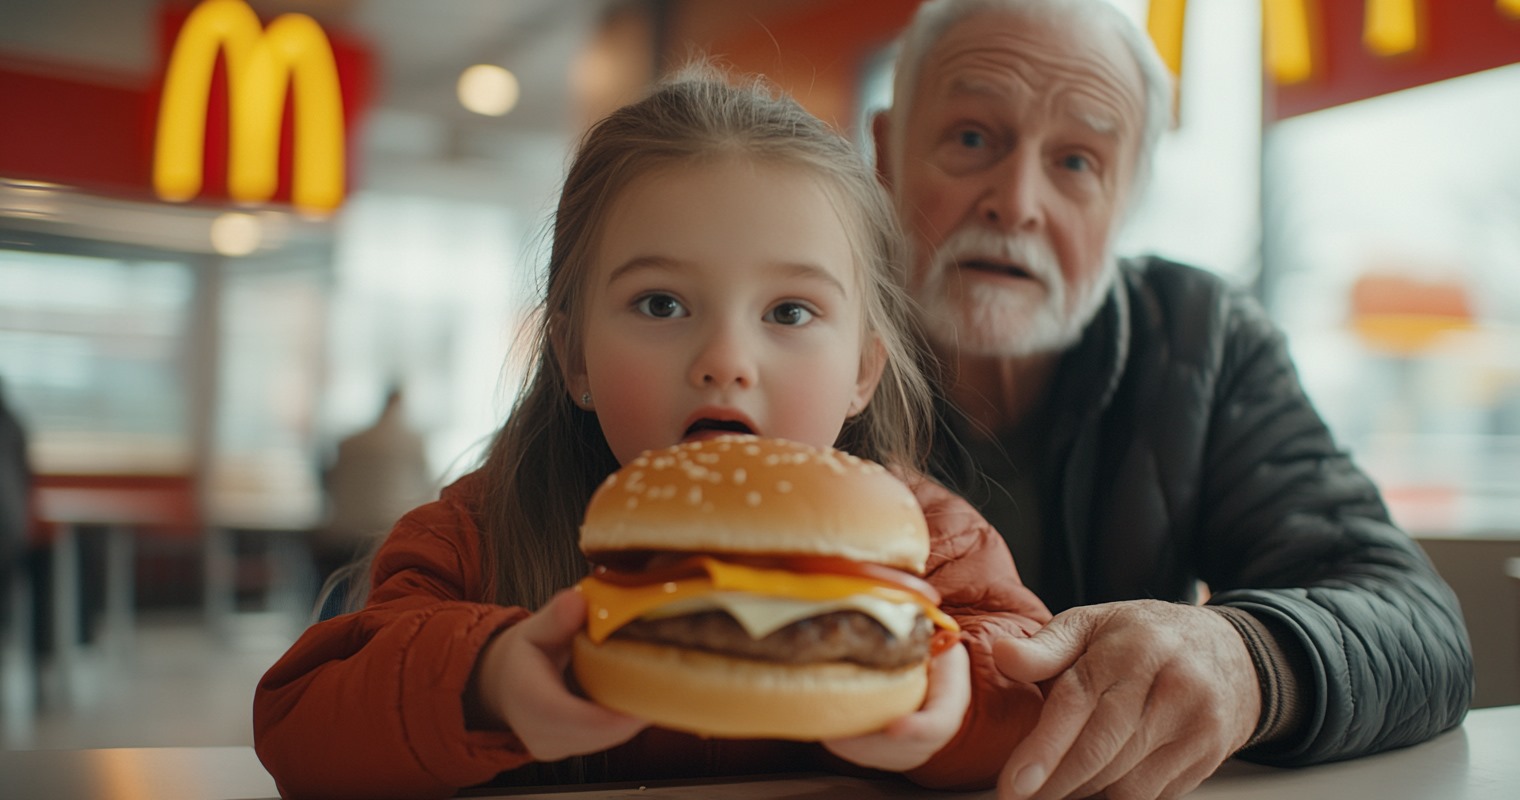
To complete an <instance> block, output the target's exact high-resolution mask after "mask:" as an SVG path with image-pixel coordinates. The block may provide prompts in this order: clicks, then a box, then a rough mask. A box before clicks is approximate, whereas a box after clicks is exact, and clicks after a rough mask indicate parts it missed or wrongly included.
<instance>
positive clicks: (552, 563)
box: [478, 66, 932, 609]
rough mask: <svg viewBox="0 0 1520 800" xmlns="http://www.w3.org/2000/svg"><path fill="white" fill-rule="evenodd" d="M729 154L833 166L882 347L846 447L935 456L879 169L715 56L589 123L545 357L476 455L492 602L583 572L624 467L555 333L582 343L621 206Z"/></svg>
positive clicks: (564, 231) (555, 265)
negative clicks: (739, 78) (596, 505)
mask: <svg viewBox="0 0 1520 800" xmlns="http://www.w3.org/2000/svg"><path fill="white" fill-rule="evenodd" d="M732 157H739V158H745V159H749V160H751V161H753V162H755V163H758V164H766V163H772V164H777V165H786V166H788V167H792V168H798V167H800V168H804V169H808V170H811V171H813V172H814V173H816V174H817V175H818V176H819V177H820V178H822V182H823V184H824V185H825V186H826V187H827V191H828V192H829V195H830V198H831V200H832V201H833V202H834V204H835V205H836V207H837V208H838V210H839V212H840V217H841V218H842V219H845V220H847V221H848V223H847V224H848V228H849V230H848V231H847V234H848V237H849V241H850V245H851V249H852V250H853V254H854V257H855V262H856V266H857V269H858V270H859V275H860V278H861V279H860V280H859V281H857V285H859V286H860V287H861V293H862V302H863V303H864V307H865V314H864V319H865V326H866V329H867V334H868V337H875V338H876V339H877V340H879V341H880V342H881V343H882V346H883V347H884V349H885V353H886V359H885V360H886V367H885V369H884V371H883V375H882V379H881V382H880V384H879V385H878V387H877V389H876V393H875V395H874V397H873V399H872V401H871V402H870V404H868V405H867V406H866V409H865V410H864V411H863V412H862V413H860V414H858V415H857V416H855V417H853V418H851V419H850V420H849V421H848V422H847V423H846V425H845V427H844V430H843V431H842V432H841V433H840V437H839V441H838V442H837V443H836V446H838V447H839V448H841V449H843V450H846V451H848V452H851V453H854V454H855V455H858V456H861V457H864V458H870V459H874V460H877V461H881V462H884V463H894V464H901V465H904V466H908V467H912V468H920V467H922V465H923V464H924V461H925V454H926V452H927V445H928V435H929V429H930V415H931V414H932V405H931V402H930V389H929V385H928V383H927V381H926V379H925V377H924V372H923V359H924V357H925V356H924V353H925V349H924V347H923V343H922V339H921V337H920V335H919V334H918V333H917V331H916V330H915V329H913V328H912V327H911V326H912V322H911V320H912V319H913V314H912V313H911V310H910V308H909V306H908V303H909V301H908V299H907V297H906V295H905V294H904V292H903V290H902V288H901V287H902V285H903V280H902V277H903V276H902V274H901V273H902V271H903V270H904V269H905V258H904V244H903V237H902V233H901V231H900V229H899V227H898V223H897V220H896V217H895V215H894V213H893V210H892V207H891V205H890V204H889V202H888V200H887V198H886V195H885V193H884V192H883V190H882V188H881V187H880V185H879V184H878V183H877V181H876V176H875V174H874V172H873V171H872V170H871V168H870V167H869V166H868V165H867V164H866V163H865V161H864V160H863V159H862V158H861V156H860V155H859V154H858V153H857V152H856V151H855V149H854V148H853V147H852V146H851V145H850V144H849V142H847V141H846V140H845V139H844V138H843V137H841V136H840V135H838V134H837V133H835V132H834V131H833V130H832V129H830V128H829V127H828V126H827V125H825V124H824V123H823V122H822V121H820V120H818V119H817V118H816V117H814V116H812V115H811V114H809V113H808V112H807V111H805V110H803V108H802V107H801V106H799V105H798V104H797V103H796V102H795V101H793V100H792V99H790V98H788V97H785V96H782V95H778V94H777V93H775V92H774V91H773V90H772V89H771V88H770V87H769V86H768V85H766V84H765V83H764V82H762V81H761V80H760V79H750V80H748V81H746V82H743V83H731V82H729V81H727V80H725V79H724V78H723V76H722V75H721V74H719V73H717V72H716V71H715V70H714V69H713V68H711V67H708V66H697V67H689V68H687V69H685V70H682V71H681V72H680V73H678V74H677V75H676V76H675V77H673V78H671V79H669V80H666V81H664V82H662V83H661V84H659V85H658V86H656V87H655V88H654V90H653V92H652V93H651V94H649V95H648V96H647V97H645V98H644V99H643V100H640V101H638V102H636V103H633V104H631V105H628V106H625V107H624V108H622V109H620V110H618V111H616V112H614V113H612V114H611V115H610V116H608V117H606V118H605V119H603V120H602V121H601V122H599V123H597V124H596V125H595V126H593V127H592V128H591V129H590V130H589V131H588V132H587V133H586V135H585V137H584V138H583V139H582V140H581V143H580V146H579V148H578V150H577V153H576V156H575V160H574V163H573V164H572V165H571V167H570V171H569V174H568V176H567V177H566V179H565V185H564V189H563V192H562V193H561V195H560V201H559V206H558V209H557V211H556V213H555V216H554V228H553V240H552V243H551V250H550V256H549V265H548V270H547V273H546V275H545V280H546V283H545V286H544V294H543V297H544V303H543V305H542V306H541V307H540V309H539V315H538V319H537V323H536V325H535V326H534V328H533V330H532V332H531V341H530V345H531V347H532V350H531V351H530V352H534V353H536V357H535V361H534V363H533V364H532V366H531V369H530V371H529V374H528V376H527V379H526V385H525V388H524V390H523V393H522V395H521V397H520V399H519V401H518V404H517V406H516V408H515V409H514V410H513V412H512V414H511V415H510V417H509V418H508V419H507V421H506V423H505V424H504V425H503V426H502V428H501V430H500V431H499V432H498V433H497V434H496V437H495V439H494V440H493V442H492V444H491V447H490V450H489V451H488V453H487V455H486V459H485V463H484V465H483V466H482V467H481V473H482V475H483V478H484V484H485V486H486V487H488V488H487V490H486V496H485V500H484V503H483V505H482V508H481V510H480V519H479V520H478V521H479V529H480V537H481V551H482V553H483V555H484V563H483V564H482V565H481V566H482V569H483V570H484V571H485V572H484V574H485V577H486V578H487V581H488V583H489V584H490V585H491V586H492V587H493V588H492V592H493V593H494V596H493V598H492V599H494V600H495V601H496V602H499V603H502V604H510V605H522V606H525V607H527V608H530V609H533V608H538V607H539V606H540V605H542V604H543V603H544V602H545V601H547V600H548V598H549V597H550V596H551V595H552V594H553V593H554V592H556V591H558V590H560V589H563V588H565V587H567V586H570V585H571V584H573V583H575V582H576V581H577V580H579V579H580V578H581V577H583V576H584V575H585V573H586V563H585V560H584V559H583V557H582V556H581V553H580V551H579V549H578V548H577V538H578V530H579V525H580V521H581V516H582V514H583V513H584V511H585V508H586V504H587V503H588V502H589V500H590V498H591V494H592V492H593V491H594V490H595V489H596V487H597V486H598V485H599V484H600V483H601V482H602V481H603V479H605V478H606V477H607V475H609V474H611V473H612V472H613V471H615V470H616V469H617V468H618V462H617V460H616V459H615V458H614V457H613V454H612V451H611V450H610V449H609V448H608V445H607V441H606V439H605V438H604V437H603V435H602V431H601V428H600V427H599V425H598V423H597V418H596V416H595V414H594V413H592V412H589V411H586V410H583V409H581V408H580V407H579V406H577V405H576V404H575V403H574V402H573V400H572V398H571V397H570V393H569V390H568V389H567V387H566V384H565V379H564V374H563V371H562V369H561V365H560V364H559V363H558V361H557V359H556V357H555V350H554V346H553V341H552V340H553V332H554V329H555V326H562V327H561V328H560V330H559V335H560V336H561V337H562V346H563V347H564V348H565V350H566V351H567V352H579V348H580V347H581V334H582V331H583V330H584V313H585V312H584V308H583V306H584V297H583V294H584V291H585V288H586V284H587V282H588V278H589V273H590V271H591V264H592V257H593V255H594V253H595V252H596V247H597V244H598V241H599V239H600V236H601V233H602V228H603V220H605V219H606V217H607V213H608V211H609V208H610V206H611V204H612V203H613V202H614V201H615V200H616V199H617V197H618V195H619V193H620V192H621V191H622V190H623V189H624V188H625V187H627V186H628V185H629V184H630V183H631V182H632V181H633V180H635V179H636V178H638V177H639V176H641V175H644V174H646V173H648V172H650V171H651V170H655V169H657V168H660V167H663V166H667V165H670V164H673V163H677V162H691V161H694V160H697V161H700V160H703V159H716V158H732ZM868 340H869V338H868ZM613 402H616V401H615V400H613Z"/></svg>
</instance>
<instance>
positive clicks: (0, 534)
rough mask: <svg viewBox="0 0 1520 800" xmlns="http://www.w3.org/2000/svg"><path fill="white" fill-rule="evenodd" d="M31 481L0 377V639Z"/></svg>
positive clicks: (6, 632) (24, 542) (5, 635)
mask: <svg viewBox="0 0 1520 800" xmlns="http://www.w3.org/2000/svg"><path fill="white" fill-rule="evenodd" d="M31 485H32V471H31V467H30V462H29V461H28V459H27V452H26V430H25V429H24V428H23V427H22V426H21V420H20V418H18V417H17V416H16V414H15V412H13V411H12V410H11V407H10V406H9V405H8V404H7V403H6V401H5V379H4V378H3V377H0V643H4V642H8V641H9V640H10V635H11V630H10V624H11V617H12V611H13V608H12V604H11V602H12V596H11V595H12V593H13V591H14V586H15V584H16V575H17V573H18V572H19V571H20V570H21V569H22V568H23V559H24V556H25V554H26V550H27V546H28V540H29V537H28V531H29V528H30V526H31V519H32V514H31V499H30V498H31Z"/></svg>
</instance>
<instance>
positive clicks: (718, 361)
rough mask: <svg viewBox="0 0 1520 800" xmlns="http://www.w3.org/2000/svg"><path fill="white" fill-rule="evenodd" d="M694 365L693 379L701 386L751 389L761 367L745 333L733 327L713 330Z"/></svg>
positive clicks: (700, 349)
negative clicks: (757, 365) (756, 362)
mask: <svg viewBox="0 0 1520 800" xmlns="http://www.w3.org/2000/svg"><path fill="white" fill-rule="evenodd" d="M707 336H708V338H707V340H706V341H705V342H703V343H702V345H701V347H700V348H699V349H698V351H697V357H696V358H695V359H693V360H692V364H691V375H690V377H691V382H692V385H694V386H697V387H698V388H707V387H715V388H720V389H721V388H728V387H730V386H736V387H738V388H741V389H748V388H750V387H752V386H754V385H755V380H756V377H757V369H756V364H755V359H754V355H753V353H752V347H751V346H750V344H749V343H748V342H747V341H746V337H745V336H744V335H743V333H742V332H740V331H736V330H733V329H732V327H731V326H721V327H717V328H716V329H714V330H712V331H710V332H709V333H708V334H707Z"/></svg>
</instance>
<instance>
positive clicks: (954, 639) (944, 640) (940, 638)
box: [929, 628, 961, 658]
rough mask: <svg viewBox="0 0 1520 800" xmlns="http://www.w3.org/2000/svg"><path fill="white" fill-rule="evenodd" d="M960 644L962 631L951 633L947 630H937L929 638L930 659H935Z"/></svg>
mask: <svg viewBox="0 0 1520 800" xmlns="http://www.w3.org/2000/svg"><path fill="white" fill-rule="evenodd" d="M960 643H961V632H960V631H958V630H957V631H950V630H945V629H944V628H936V629H935V631H934V635H933V636H931V637H929V657H930V658H933V657H935V656H937V655H939V654H940V653H943V652H945V651H946V650H949V649H950V648H952V647H954V646H956V645H958V644H960Z"/></svg>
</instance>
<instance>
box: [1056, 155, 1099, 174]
mask: <svg viewBox="0 0 1520 800" xmlns="http://www.w3.org/2000/svg"><path fill="white" fill-rule="evenodd" d="M1092 167H1093V163H1092V159H1090V158H1088V157H1087V156H1084V155H1077V154H1075V153H1073V154H1072V155H1068V156H1062V157H1061V168H1062V169H1068V170H1071V171H1072V172H1090V171H1092Z"/></svg>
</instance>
